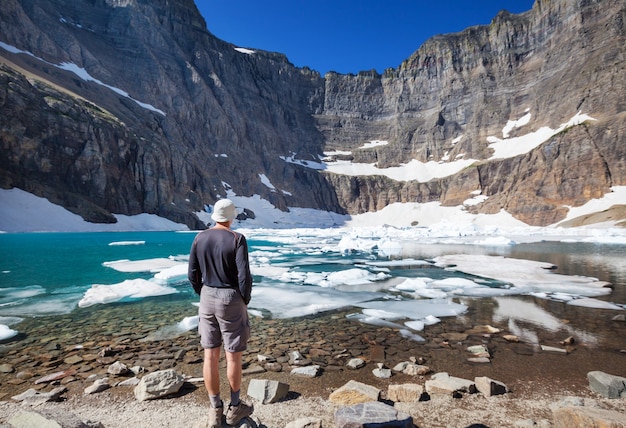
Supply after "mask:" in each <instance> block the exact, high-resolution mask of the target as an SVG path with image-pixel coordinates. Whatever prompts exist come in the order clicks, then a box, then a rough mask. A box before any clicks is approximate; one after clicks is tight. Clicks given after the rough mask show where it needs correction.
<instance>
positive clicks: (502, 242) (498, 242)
mask: <svg viewBox="0 0 626 428" xmlns="http://www.w3.org/2000/svg"><path fill="white" fill-rule="evenodd" d="M474 244H476V245H484V246H490V247H498V246H506V245H515V241H513V240H511V239H509V238H506V237H504V236H493V237H488V238H485V239H480V240H478V241H476V242H474Z"/></svg>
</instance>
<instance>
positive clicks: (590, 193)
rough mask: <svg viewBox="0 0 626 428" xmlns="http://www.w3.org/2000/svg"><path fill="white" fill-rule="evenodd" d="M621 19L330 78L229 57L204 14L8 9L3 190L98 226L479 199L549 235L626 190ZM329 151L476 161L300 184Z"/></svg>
mask: <svg viewBox="0 0 626 428" xmlns="http://www.w3.org/2000/svg"><path fill="white" fill-rule="evenodd" d="M625 18H626V2H624V1H623V0H622V1H614V0H600V1H583V0H580V1H576V2H573V1H569V0H537V1H536V3H535V5H534V7H533V8H532V10H530V11H528V12H525V13H523V14H519V15H512V14H509V13H507V12H505V11H502V12H501V13H499V14H498V15H497V16H496V17H495V18H494V19H493V21H492V22H491V24H489V25H486V26H476V27H471V28H468V29H466V30H465V31H462V32H460V33H455V34H448V35H439V36H435V37H433V38H431V39H430V40H428V41H427V42H426V43H424V45H423V46H421V47H420V48H419V49H418V50H417V51H416V52H415V53H414V54H413V55H411V57H409V58H408V59H406V60H405V61H404V62H403V63H402V64H401V65H400V66H399V67H398V68H395V69H394V68H389V69H387V70H386V71H385V72H384V73H383V74H382V75H379V74H378V73H376V72H374V71H370V72H361V73H359V74H358V75H339V74H336V73H332V72H331V73H328V74H327V75H326V76H324V77H322V76H320V75H319V73H317V72H315V71H313V70H310V69H308V68H306V67H305V68H297V67H294V66H293V65H292V64H291V63H289V61H288V60H287V58H286V57H285V56H284V55H282V54H279V53H271V52H265V51H262V50H243V49H236V47H235V46H233V45H232V44H229V43H227V42H225V41H222V40H219V39H217V38H216V37H214V36H213V35H212V34H211V33H210V32H209V30H207V28H206V24H205V22H204V20H203V19H202V17H201V15H200V14H199V12H198V10H197V8H196V7H195V4H194V3H193V0H175V1H165V0H155V1H147V0H123V1H120V0H99V1H95V2H85V1H73V0H58V1H55V2H48V1H45V0H19V1H18V0H7V1H5V2H3V7H2V8H1V10H0V23H1V25H0V42H2V44H0V113H1V114H0V148H1V149H2V150H0V169H1V171H0V187H3V188H10V187H19V188H22V189H24V190H27V191H29V192H32V193H35V194H37V195H40V196H44V197H47V198H48V199H50V200H51V201H52V202H55V203H58V204H60V205H63V206H65V207H66V208H68V209H70V210H71V211H73V212H76V213H79V214H80V215H82V216H83V217H84V218H86V219H88V220H90V221H94V222H114V221H115V218H114V217H113V215H112V213H119V214H128V215H132V214H138V213H142V212H147V213H154V214H158V215H161V216H163V217H166V218H169V219H171V220H174V221H177V222H181V223H186V224H187V225H189V226H190V227H193V228H197V227H203V226H204V224H202V223H201V222H200V220H199V219H198V218H197V217H196V215H195V214H194V213H195V212H197V211H201V210H203V209H204V207H205V206H206V205H210V204H212V203H214V202H215V200H216V199H218V198H219V197H223V196H225V195H227V194H228V192H233V193H234V194H236V195H240V196H252V195H260V196H261V197H262V198H263V199H266V200H268V201H269V202H270V203H272V204H273V205H274V206H276V207H277V208H279V209H282V210H287V209H288V207H310V208H319V209H324V210H331V211H335V212H339V213H344V212H347V213H351V214H357V213H362V212H367V211H374V210H379V209H381V208H383V207H385V206H386V205H388V204H390V203H393V202H431V201H439V202H441V204H442V205H448V206H454V205H460V204H462V203H463V201H464V200H466V199H468V198H469V197H471V196H472V194H475V193H473V192H476V191H480V192H481V194H482V195H484V196H487V197H488V198H487V199H486V201H484V202H483V203H481V204H479V205H475V206H472V207H468V209H469V210H472V211H474V212H483V213H496V212H499V211H500V210H506V211H508V212H509V213H511V214H512V215H513V216H514V217H516V218H518V219H520V220H522V221H524V222H526V223H528V224H533V225H547V224H553V223H555V222H558V221H560V220H562V219H563V218H564V217H565V215H566V213H567V209H566V208H564V206H579V205H582V204H584V203H585V202H587V201H588V200H590V199H592V198H599V197H602V195H604V194H606V193H608V192H610V188H611V187H612V186H620V185H626V144H625V141H626V135H625V134H626V104H625V101H624V98H623V94H624V89H625V88H624V84H625V83H624V82H625V80H626V48H625V46H626V43H625V42H626V28H625V27H624V21H625ZM579 112H580V113H581V114H587V115H589V116H591V117H592V118H593V119H594V120H588V121H585V122H584V123H582V124H578V125H575V126H572V127H567V128H564V129H563V131H561V132H559V133H556V134H555V135H552V136H550V137H549V138H547V140H545V141H544V142H543V143H542V144H540V145H538V147H536V148H534V149H532V150H530V151H521V152H519V154H516V155H514V156H507V157H498V156H494V153H495V152H494V150H493V148H492V147H490V141H493V140H490V139H489V138H490V137H491V138H493V137H497V138H500V139H503V138H505V137H507V138H508V140H506V141H507V143H508V144H513V145H514V144H522V142H521V141H519V139H517V140H516V138H515V137H521V136H524V135H528V134H531V133H533V132H535V133H537V135H539V134H540V133H541V132H542V130H544V129H546V127H548V128H551V129H553V130H554V129H557V128H559V127H560V126H561V125H562V124H564V123H566V122H568V121H569V120H570V119H571V118H572V117H574V116H575V115H576V114H577V113H579ZM527 115H530V117H531V119H532V120H531V121H529V123H528V124H525V125H523V126H518V127H515V126H510V127H508V128H507V131H506V135H504V133H505V131H504V127H505V125H507V124H509V123H515V122H510V121H517V120H520V119H521V118H523V117H527ZM520 122H521V121H520ZM374 140H382V141H386V142H387V144H384V145H382V144H381V145H371V146H368V145H367V144H368V143H369V142H371V141H374ZM332 151H337V152H339V151H340V152H341V153H344V154H343V155H338V156H339V157H343V158H348V159H351V160H353V161H354V162H361V163H375V164H376V166H377V167H378V168H381V169H382V168H389V167H394V166H398V165H402V164H407V163H409V162H411V161H413V160H417V161H419V162H422V163H427V162H452V161H455V160H460V159H466V160H467V159H472V160H474V161H473V162H471V163H469V164H468V165H467V166H466V167H465V168H463V169H461V170H460V171H459V172H457V173H456V174H453V175H450V176H446V177H431V178H429V179H425V180H409V181H397V180H393V179H391V178H388V177H386V176H384V175H382V174H381V175H376V176H350V175H343V174H337V173H332V172H328V171H319V170H317V169H314V168H309V167H307V166H306V162H307V161H314V162H319V157H320V156H322V154H323V153H324V152H332ZM345 153H350V154H345ZM268 180H269V182H271V185H268V182H267V181H268ZM242 208H245V207H242Z"/></svg>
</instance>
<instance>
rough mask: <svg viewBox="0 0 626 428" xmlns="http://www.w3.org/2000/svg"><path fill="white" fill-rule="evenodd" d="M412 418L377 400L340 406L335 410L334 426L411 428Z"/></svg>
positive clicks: (346, 427)
mask: <svg viewBox="0 0 626 428" xmlns="http://www.w3.org/2000/svg"><path fill="white" fill-rule="evenodd" d="M414 426H415V425H413V418H412V417H411V416H410V415H407V414H406V413H403V412H400V411H398V410H396V409H395V408H394V407H392V406H389V405H388V404H385V403H381V402H379V401H370V402H367V403H361V404H355V405H353V406H348V407H342V408H340V409H338V410H337V411H336V412H335V427H336V428H375V427H385V428H395V427H399V428H413V427H414Z"/></svg>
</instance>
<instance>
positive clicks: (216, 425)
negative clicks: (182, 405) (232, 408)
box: [207, 407, 224, 428]
mask: <svg viewBox="0 0 626 428" xmlns="http://www.w3.org/2000/svg"><path fill="white" fill-rule="evenodd" d="M222 416H224V408H223V407H209V421H208V423H207V427H208V428H222Z"/></svg>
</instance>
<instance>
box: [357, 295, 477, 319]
mask: <svg viewBox="0 0 626 428" xmlns="http://www.w3.org/2000/svg"><path fill="white" fill-rule="evenodd" d="M354 306H357V307H360V308H367V309H382V310H386V311H389V312H395V313H398V314H401V315H404V316H405V317H406V318H409V319H413V320H419V319H424V318H426V317H427V316H429V315H432V316H435V317H445V316H456V315H459V314H462V313H464V312H465V311H467V306H465V305H461V304H459V303H454V302H452V301H450V300H446V299H429V300H400V301H393V300H386V301H384V302H383V301H371V302H362V303H356V304H355V305H354Z"/></svg>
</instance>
